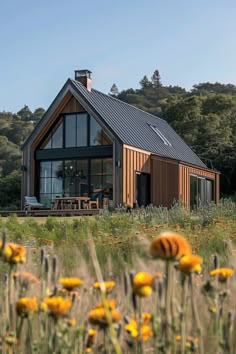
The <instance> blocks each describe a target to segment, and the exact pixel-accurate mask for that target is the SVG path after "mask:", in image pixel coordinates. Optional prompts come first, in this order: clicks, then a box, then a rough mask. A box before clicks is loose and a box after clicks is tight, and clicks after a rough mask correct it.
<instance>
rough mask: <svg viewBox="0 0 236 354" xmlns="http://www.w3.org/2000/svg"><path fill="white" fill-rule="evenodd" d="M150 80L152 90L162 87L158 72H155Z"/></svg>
mask: <svg viewBox="0 0 236 354" xmlns="http://www.w3.org/2000/svg"><path fill="white" fill-rule="evenodd" d="M151 80H152V86H153V88H159V87H161V86H162V83H161V76H160V73H159V71H158V70H155V71H154V73H153V75H152V77H151Z"/></svg>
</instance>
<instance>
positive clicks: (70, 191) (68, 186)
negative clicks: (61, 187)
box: [64, 177, 76, 197]
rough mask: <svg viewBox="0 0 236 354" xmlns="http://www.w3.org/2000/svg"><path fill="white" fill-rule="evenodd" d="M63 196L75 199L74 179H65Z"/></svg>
mask: <svg viewBox="0 0 236 354" xmlns="http://www.w3.org/2000/svg"><path fill="white" fill-rule="evenodd" d="M64 194H65V196H66V197H75V195H76V193H75V179H74V178H73V177H71V178H69V177H66V178H65V191H64Z"/></svg>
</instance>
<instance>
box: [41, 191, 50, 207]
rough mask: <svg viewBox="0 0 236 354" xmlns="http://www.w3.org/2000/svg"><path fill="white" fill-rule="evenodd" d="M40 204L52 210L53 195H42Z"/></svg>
mask: <svg viewBox="0 0 236 354" xmlns="http://www.w3.org/2000/svg"><path fill="white" fill-rule="evenodd" d="M39 200H40V203H42V204H43V206H44V207H45V208H50V207H51V194H49V195H47V194H40V198H39Z"/></svg>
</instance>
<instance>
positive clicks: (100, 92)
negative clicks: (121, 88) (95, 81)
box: [70, 79, 167, 123]
mask: <svg viewBox="0 0 236 354" xmlns="http://www.w3.org/2000/svg"><path fill="white" fill-rule="evenodd" d="M70 80H71V81H72V82H73V83H76V84H79V85H81V86H83V87H84V85H83V84H82V83H81V82H79V81H76V80H73V79H70ZM92 91H96V92H98V93H99V94H101V95H104V96H106V97H108V98H111V99H113V100H115V101H118V102H119V103H122V104H124V105H127V106H129V107H132V108H134V109H136V110H138V111H140V112H143V113H145V114H148V115H149V116H151V117H153V118H156V119H159V120H161V121H163V122H165V123H167V121H166V120H165V119H163V118H160V117H158V116H155V115H154V114H151V113H149V112H146V111H144V110H143V109H141V108H138V107H136V106H133V105H132V104H129V103H127V102H124V101H121V100H119V99H118V98H115V97H113V96H110V95H108V94H106V93H104V92H102V91H99V90H96V89H93V88H92Z"/></svg>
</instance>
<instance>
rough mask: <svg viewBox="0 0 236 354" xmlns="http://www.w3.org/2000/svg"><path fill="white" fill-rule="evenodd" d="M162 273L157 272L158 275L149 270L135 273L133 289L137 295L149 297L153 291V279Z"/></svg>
mask: <svg viewBox="0 0 236 354" xmlns="http://www.w3.org/2000/svg"><path fill="white" fill-rule="evenodd" d="M157 274H159V276H160V273H156V275H154V276H153V275H152V274H150V273H147V272H139V273H137V274H135V276H134V279H133V291H134V293H135V294H136V295H138V296H142V297H147V296H149V295H151V293H152V284H153V281H154V279H155V278H156V277H158V275H157Z"/></svg>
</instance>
